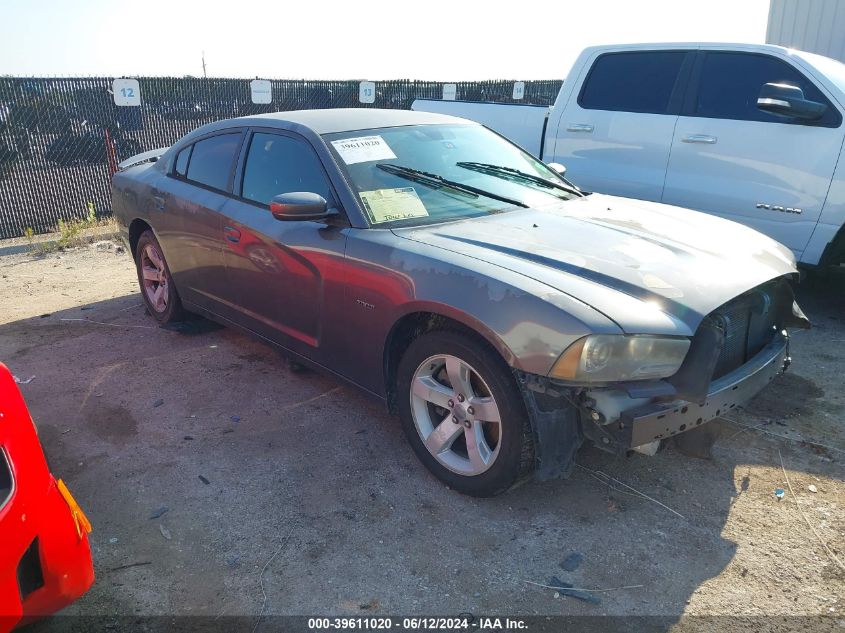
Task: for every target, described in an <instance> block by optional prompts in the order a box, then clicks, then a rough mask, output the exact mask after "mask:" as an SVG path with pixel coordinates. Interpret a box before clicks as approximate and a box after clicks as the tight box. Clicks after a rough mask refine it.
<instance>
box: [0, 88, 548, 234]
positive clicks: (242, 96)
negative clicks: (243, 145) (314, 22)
mask: <svg viewBox="0 0 845 633" xmlns="http://www.w3.org/2000/svg"><path fill="white" fill-rule="evenodd" d="M112 82H113V78H109V77H91V78H57V79H40V78H17V77H0V239H3V238H10V237H20V236H21V235H24V234H26V233H29V234H37V233H45V232H49V231H52V230H55V228H56V225H57V223H58V222H59V220H63V221H68V220H72V219H83V218H90V217H92V216H96V217H97V218H103V217H107V216H109V215H110V214H111V209H110V201H109V177H110V174H111V173H112V172H113V170H114V169H115V167H116V165H117V163H118V162H120V161H121V160H123V159H125V158H128V157H129V156H132V155H133V154H137V153H139V152H143V151H146V150H150V149H156V148H159V147H166V146H168V145H170V144H172V143H173V142H174V141H176V140H177V139H178V138H180V137H181V136H182V135H184V134H187V133H188V132H190V131H191V130H193V129H194V128H196V127H198V126H200V125H202V124H204V123H208V122H210V121H215V120H219V119H225V118H229V117H236V116H244V115H249V114H257V113H262V112H275V111H284V110H301V109H308V108H348V107H373V108H395V109H409V108H410V107H411V103H413V101H414V99H418V98H420V99H422V98H425V99H439V98H441V97H442V95H443V86H444V84H442V83H438V82H429V81H411V80H395V81H380V82H376V90H375V101H374V103H371V104H362V103H360V101H359V86H360V83H359V82H358V81H307V80H270V83H271V86H272V102H271V103H269V104H261V105H258V104H254V103H253V102H252V93H251V90H250V82H249V80H244V79H198V78H191V77H186V78H157V77H145V78H139V79H138V82H139V87H140V93H141V105H140V106H121V107H119V106H117V105H115V103H114V98H113V95H112ZM524 83H525V93H524V97H523V98H522V99H521V100H520V101H514V100H513V91H514V82H513V81H481V82H461V83H457V85H456V87H457V98H458V99H462V100H469V101H495V102H513V103H522V104H535V105H551V104H552V103H553V102H554V99H555V97H556V96H557V93H558V91H559V90H560V85H561V82H560V81H526V82H524Z"/></svg>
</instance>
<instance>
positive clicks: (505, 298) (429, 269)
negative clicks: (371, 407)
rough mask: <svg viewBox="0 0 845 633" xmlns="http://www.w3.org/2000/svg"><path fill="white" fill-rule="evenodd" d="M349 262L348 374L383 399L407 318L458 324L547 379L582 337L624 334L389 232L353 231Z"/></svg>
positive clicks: (476, 265)
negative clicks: (397, 336) (387, 361)
mask: <svg viewBox="0 0 845 633" xmlns="http://www.w3.org/2000/svg"><path fill="white" fill-rule="evenodd" d="M346 255H347V259H346V261H347V268H346V271H347V280H346V281H347V284H346V293H347V295H346V301H345V303H346V305H347V306H348V307H349V310H348V312H347V313H346V314H344V327H345V328H347V329H348V331H350V332H354V333H355V335H354V337H351V338H352V340H351V341H350V349H349V354H348V355H347V356H348V358H349V359H350V361H351V360H352V359H354V365H351V366H350V368H349V371H350V372H353V373H354V374H356V375H357V376H358V377H359V378H360V380H361V381H362V384H363V386H365V387H366V388H368V389H370V390H371V391H374V392H377V393H381V394H384V385H385V375H384V371H385V365H384V362H383V359H384V358H385V355H386V354H387V353H388V352H389V350H388V349H387V347H388V346H389V345H390V343H391V333H392V332H393V331H394V329H395V328H396V327H397V324H399V323H402V321H403V319H406V318H408V317H409V316H410V315H414V314H419V313H430V314H434V315H439V316H442V317H445V318H448V319H452V320H454V321H457V322H459V323H461V324H462V325H464V326H466V327H467V328H469V329H471V330H473V331H475V332H477V333H478V334H479V335H481V336H482V337H484V338H485V339H486V340H487V341H488V342H489V343H490V344H491V345H492V346H493V347H494V348H495V349H496V350H497V351H498V352H499V353H500V354H501V356H502V358H504V359H505V361H506V362H507V363H508V364H509V365H510V366H511V367H513V368H514V369H517V370H520V371H523V372H526V373H531V374H539V375H546V374H548V372H549V371H550V370H551V367H552V365H553V364H554V362H555V361H556V360H557V358H558V357H559V356H560V354H561V353H562V352H563V350H564V349H566V348H567V347H568V346H569V345H570V344H572V343H573V342H574V341H575V340H577V339H579V338H581V337H582V336H585V335H587V334H592V333H599V332H602V333H618V332H620V331H621V330H620V329H619V328H618V326H617V325H616V324H615V323H613V322H612V321H611V320H609V319H608V318H607V317H605V316H604V315H602V314H600V313H598V312H597V311H595V310H594V309H592V308H591V307H589V306H588V305H586V304H584V303H582V302H580V301H578V300H577V299H574V298H573V297H571V296H569V295H566V294H564V293H561V292H560V291H558V290H555V289H554V288H551V287H550V286H548V285H546V284H543V283H541V282H538V281H536V280H534V279H531V278H529V277H526V276H524V275H521V274H519V273H515V272H513V271H510V270H507V269H504V268H491V266H490V264H489V263H484V262H480V261H479V260H476V259H474V258H472V257H468V256H466V255H461V254H460V253H454V252H451V251H447V250H444V249H440V248H437V247H432V246H428V245H425V244H421V243H419V242H414V241H411V240H406V239H404V238H401V237H398V236H396V235H394V234H393V233H392V232H390V231H387V230H374V229H366V230H352V231H351V232H350V233H349V239H348V242H347V253H346ZM362 370H364V371H362ZM364 383H365V384H364Z"/></svg>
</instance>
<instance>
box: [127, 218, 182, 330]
mask: <svg viewBox="0 0 845 633" xmlns="http://www.w3.org/2000/svg"><path fill="white" fill-rule="evenodd" d="M135 267H136V268H137V270H138V284H139V285H140V286H141V296H142V297H143V299H144V303H145V304H146V306H147V310H149V312H150V314H151V315H152V316H153V317H154V318H155V320H156V321H158V322H159V323H171V322H173V321H181V320H182V319H183V318H184V311H183V310H182V302H181V301H180V300H179V295H178V294H177V293H176V286H175V285H174V284H173V278H172V277H171V276H170V269H169V268H168V267H167V262H166V261H165V260H164V255H163V254H162V252H161V246H159V243H158V240H157V239H156V237H155V235H153V232H152V231H149V230H147V231H144V232H143V233H142V234H141V237H139V238H138V244H137V245H136V247H135Z"/></svg>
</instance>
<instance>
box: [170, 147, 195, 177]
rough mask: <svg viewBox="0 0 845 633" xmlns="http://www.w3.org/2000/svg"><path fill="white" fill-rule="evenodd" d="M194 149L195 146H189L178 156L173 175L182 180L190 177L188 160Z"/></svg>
mask: <svg viewBox="0 0 845 633" xmlns="http://www.w3.org/2000/svg"><path fill="white" fill-rule="evenodd" d="M193 148H194V146H193V145H189V146H188V147H186V148H185V149H183V150H182V151H181V152H179V154H178V155H177V156H176V164H175V165H174V167H173V173H174V174H176V175H177V176H179V177H180V178H186V177H187V176H188V159H189V158H190V157H191V150H192V149H193Z"/></svg>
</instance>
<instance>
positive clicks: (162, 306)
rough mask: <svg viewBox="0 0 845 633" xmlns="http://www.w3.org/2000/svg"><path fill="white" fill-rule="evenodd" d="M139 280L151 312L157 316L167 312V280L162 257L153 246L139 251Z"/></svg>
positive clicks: (148, 245)
mask: <svg viewBox="0 0 845 633" xmlns="http://www.w3.org/2000/svg"><path fill="white" fill-rule="evenodd" d="M141 278H142V280H143V287H144V295H145V296H146V297H147V301H148V302H149V304H150V306H151V307H152V308H153V310H155V311H156V312H158V313H159V314H161V313H162V312H164V311H165V310H167V299H168V288H167V285H168V283H169V279H168V277H167V268H166V267H165V265H164V257H163V256H162V254H161V252H160V251H159V250H158V248H157V247H156V246H155V244H147V245H146V246H144V250H143V251H141Z"/></svg>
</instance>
